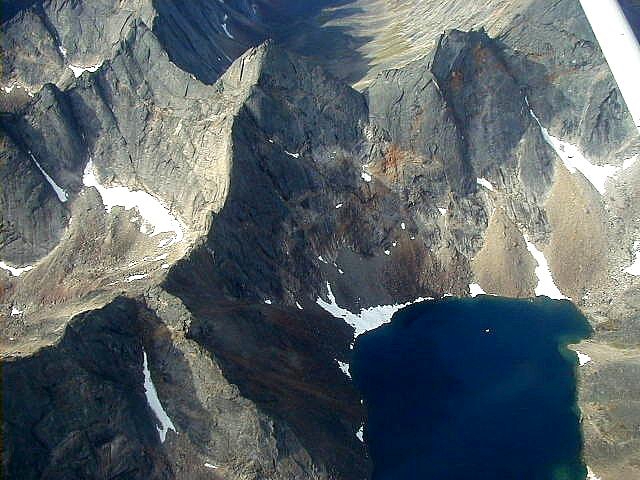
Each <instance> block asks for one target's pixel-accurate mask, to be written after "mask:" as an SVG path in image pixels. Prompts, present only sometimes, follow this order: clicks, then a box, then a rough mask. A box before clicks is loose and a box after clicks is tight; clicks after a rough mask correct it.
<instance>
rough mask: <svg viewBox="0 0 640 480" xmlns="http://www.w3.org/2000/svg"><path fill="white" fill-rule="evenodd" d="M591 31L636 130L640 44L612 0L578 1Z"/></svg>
mask: <svg viewBox="0 0 640 480" xmlns="http://www.w3.org/2000/svg"><path fill="white" fill-rule="evenodd" d="M580 3H581V4H582V8H583V10H584V13H585V15H586V16H587V19H588V20H589V23H590V24H591V29H592V30H593V33H594V34H595V36H596V39H597V40H598V43H599V44H600V48H601V49H602V53H603V54H604V57H605V58H606V60H607V63H608V64H609V68H610V69H611V73H613V76H614V77H615V79H616V83H617V84H618V88H619V89H620V93H621V94H622V97H623V98H624V100H625V102H626V104H627V108H628V109H629V112H630V113H631V116H632V117H633V121H634V122H635V124H636V126H637V127H638V128H639V129H640V89H638V78H640V45H638V40H637V38H636V36H635V34H634V33H633V30H632V28H631V26H630V25H629V22H628V20H627V18H626V16H625V14H624V12H623V11H622V9H621V8H620V5H619V3H618V2H617V1H616V0H580Z"/></svg>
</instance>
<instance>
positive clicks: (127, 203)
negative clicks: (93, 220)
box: [82, 160, 184, 248]
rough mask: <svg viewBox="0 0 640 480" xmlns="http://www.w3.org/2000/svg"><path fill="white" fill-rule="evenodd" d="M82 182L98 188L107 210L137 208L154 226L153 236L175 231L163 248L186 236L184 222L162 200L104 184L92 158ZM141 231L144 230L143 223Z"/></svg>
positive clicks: (161, 245) (140, 191) (136, 191)
mask: <svg viewBox="0 0 640 480" xmlns="http://www.w3.org/2000/svg"><path fill="white" fill-rule="evenodd" d="M82 183H83V184H84V185H85V186H86V187H95V188H96V189H97V190H98V192H99V193H100V196H101V197H102V203H103V204H104V208H105V209H106V210H107V212H109V211H111V209H112V208H113V207H115V206H120V207H124V209H125V210H129V209H131V208H137V209H138V212H140V215H141V216H142V218H144V219H145V221H146V222H148V223H149V224H151V225H152V226H153V232H152V233H151V236H152V237H153V236H156V235H159V234H161V233H167V232H171V233H173V234H174V237H173V238H172V239H167V240H163V241H162V242H160V245H159V246H160V247H161V248H162V247H166V246H169V245H172V244H174V243H178V242H180V241H182V239H183V238H184V230H183V226H182V223H181V222H180V221H179V220H178V219H177V218H176V217H174V216H173V215H172V214H171V212H170V211H169V209H167V208H166V207H165V206H164V205H163V204H162V203H161V202H160V200H158V199H157V198H155V197H154V196H152V195H150V194H148V193H147V192H144V191H142V190H134V191H131V190H129V189H128V188H127V187H120V186H118V187H104V186H102V185H101V184H100V183H99V182H98V179H97V178H96V176H95V174H94V172H93V162H92V161H91V160H89V161H88V162H87V166H86V167H85V169H84V175H83V177H82ZM140 231H141V232H143V226H142V225H141V227H140ZM143 233H145V232H143Z"/></svg>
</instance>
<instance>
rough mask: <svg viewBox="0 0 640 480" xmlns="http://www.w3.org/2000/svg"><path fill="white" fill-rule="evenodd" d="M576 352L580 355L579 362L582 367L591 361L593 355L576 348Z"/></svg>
mask: <svg viewBox="0 0 640 480" xmlns="http://www.w3.org/2000/svg"><path fill="white" fill-rule="evenodd" d="M576 354H577V355H578V364H579V365H580V366H581V367H582V366H584V365H586V364H587V363H589V362H590V361H591V357H590V356H589V355H587V354H586V353H582V352H579V351H578V350H576Z"/></svg>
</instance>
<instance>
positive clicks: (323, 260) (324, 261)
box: [318, 255, 329, 264]
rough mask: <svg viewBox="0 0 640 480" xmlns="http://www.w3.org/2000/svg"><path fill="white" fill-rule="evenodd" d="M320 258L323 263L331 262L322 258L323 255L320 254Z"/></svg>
mask: <svg viewBox="0 0 640 480" xmlns="http://www.w3.org/2000/svg"><path fill="white" fill-rule="evenodd" d="M318 260H320V261H321V262H322V263H326V264H329V262H327V261H326V260H325V259H324V258H322V255H320V256H318Z"/></svg>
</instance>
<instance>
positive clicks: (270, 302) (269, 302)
mask: <svg viewBox="0 0 640 480" xmlns="http://www.w3.org/2000/svg"><path fill="white" fill-rule="evenodd" d="M264 303H266V304H267V305H271V304H272V303H273V302H272V301H271V300H269V299H268V298H267V299H266V300H265V301H264Z"/></svg>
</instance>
